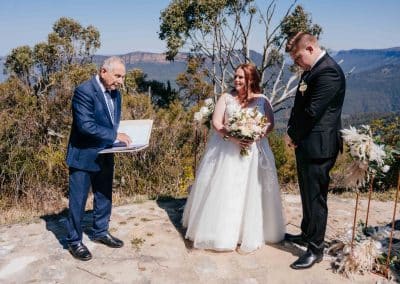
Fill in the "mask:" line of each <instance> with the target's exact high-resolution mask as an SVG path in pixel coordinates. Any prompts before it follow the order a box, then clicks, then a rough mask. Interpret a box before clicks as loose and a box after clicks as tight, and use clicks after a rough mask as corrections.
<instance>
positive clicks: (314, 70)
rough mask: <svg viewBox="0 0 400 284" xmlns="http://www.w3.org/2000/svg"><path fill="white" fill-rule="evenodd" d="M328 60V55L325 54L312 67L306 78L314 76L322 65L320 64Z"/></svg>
mask: <svg viewBox="0 0 400 284" xmlns="http://www.w3.org/2000/svg"><path fill="white" fill-rule="evenodd" d="M328 58H329V55H328V53H325V55H324V56H322V58H321V59H320V60H318V62H317V63H316V64H315V65H314V66H313V68H312V69H311V70H310V72H309V74H308V76H307V78H309V77H312V76H313V75H314V74H316V73H318V71H319V69H320V67H321V66H322V65H323V64H322V63H323V62H324V61H326V60H327V59H328Z"/></svg>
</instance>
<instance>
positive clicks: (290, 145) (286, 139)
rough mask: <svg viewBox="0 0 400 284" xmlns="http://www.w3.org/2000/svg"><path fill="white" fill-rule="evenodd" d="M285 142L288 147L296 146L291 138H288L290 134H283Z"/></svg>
mask: <svg viewBox="0 0 400 284" xmlns="http://www.w3.org/2000/svg"><path fill="white" fill-rule="evenodd" d="M285 144H286V145H287V146H289V147H290V148H296V147H297V145H296V144H294V142H293V140H292V138H290V136H289V135H287V134H286V135H285Z"/></svg>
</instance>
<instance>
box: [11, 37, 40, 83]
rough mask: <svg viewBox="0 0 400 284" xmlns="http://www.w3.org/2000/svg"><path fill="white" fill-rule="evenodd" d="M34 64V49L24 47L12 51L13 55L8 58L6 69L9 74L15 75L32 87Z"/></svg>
mask: <svg viewBox="0 0 400 284" xmlns="http://www.w3.org/2000/svg"><path fill="white" fill-rule="evenodd" d="M33 63H34V60H33V52H32V49H31V48H30V47H29V46H28V45H24V46H20V47H16V48H14V49H13V50H12V51H11V54H10V55H8V56H7V57H6V61H5V63H4V67H5V68H6V69H5V70H6V71H7V72H8V73H9V74H14V75H15V76H17V77H18V78H19V79H20V80H22V81H23V82H25V83H26V84H27V85H28V86H29V87H30V86H31V74H32V69H33V65H34V64H33Z"/></svg>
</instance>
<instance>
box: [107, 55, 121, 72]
mask: <svg viewBox="0 0 400 284" xmlns="http://www.w3.org/2000/svg"><path fill="white" fill-rule="evenodd" d="M118 63H119V64H121V65H123V66H125V62H124V60H123V59H122V58H121V57H118V56H111V57H108V58H107V59H106V60H104V62H103V64H102V65H101V68H104V69H106V70H107V71H113V70H114V67H115V65H116V64H118Z"/></svg>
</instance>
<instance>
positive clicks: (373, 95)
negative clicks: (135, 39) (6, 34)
mask: <svg viewBox="0 0 400 284" xmlns="http://www.w3.org/2000/svg"><path fill="white" fill-rule="evenodd" d="M330 53H331V55H332V56H333V57H334V58H335V59H336V60H337V61H342V63H341V66H342V68H343V70H344V71H345V72H346V73H347V72H349V71H350V70H352V69H353V68H354V69H353V72H352V73H351V75H350V76H349V77H348V78H347V93H346V99H345V103H344V108H343V113H344V114H345V115H346V114H347V115H349V114H355V113H371V112H398V111H400V47H396V48H390V49H371V50H367V49H354V50H346V51H338V52H330ZM120 56H121V57H122V58H123V59H124V60H125V62H126V65H127V68H128V69H129V70H130V69H133V68H140V69H142V70H143V72H144V73H146V74H147V79H148V80H149V79H150V80H153V79H154V80H157V81H161V82H167V81H168V80H169V81H170V82H171V84H172V86H174V85H175V79H176V76H177V75H178V74H179V73H181V72H184V71H185V68H186V57H187V55H186V54H183V53H182V54H179V55H178V56H177V58H176V59H175V61H173V62H169V61H166V60H165V56H164V54H159V53H148V52H132V53H128V54H124V55H120ZM260 56H261V55H260V54H258V53H256V52H252V54H251V57H252V58H253V60H254V61H255V62H257V61H258V60H259V59H260ZM104 58H105V56H102V55H96V56H95V58H94V61H95V62H96V63H97V64H100V62H102V61H103V60H104ZM4 59H5V58H4V57H0V70H3V65H4ZM0 73H1V74H0V82H3V81H4V80H5V79H6V77H5V75H4V74H3V72H0Z"/></svg>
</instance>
